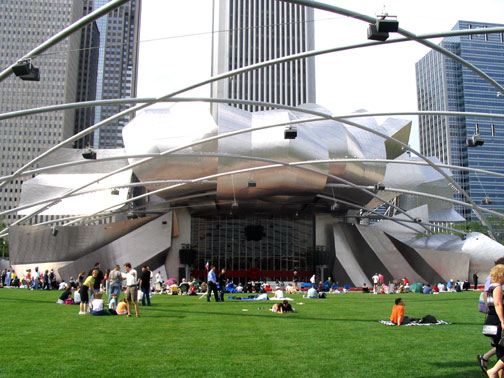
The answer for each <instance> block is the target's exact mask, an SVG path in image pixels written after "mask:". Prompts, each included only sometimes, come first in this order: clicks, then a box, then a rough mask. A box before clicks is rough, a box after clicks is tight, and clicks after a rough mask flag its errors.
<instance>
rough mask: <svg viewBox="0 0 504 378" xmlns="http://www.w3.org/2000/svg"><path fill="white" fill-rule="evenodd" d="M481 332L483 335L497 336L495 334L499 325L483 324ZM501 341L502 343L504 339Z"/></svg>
mask: <svg viewBox="0 0 504 378" xmlns="http://www.w3.org/2000/svg"><path fill="white" fill-rule="evenodd" d="M482 333H483V335H485V336H497V334H498V333H499V326H496V325H490V324H485V325H484V326H483V331H482ZM501 341H502V339H501ZM503 343H504V341H503Z"/></svg>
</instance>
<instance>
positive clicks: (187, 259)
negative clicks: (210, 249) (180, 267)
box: [179, 248, 196, 265]
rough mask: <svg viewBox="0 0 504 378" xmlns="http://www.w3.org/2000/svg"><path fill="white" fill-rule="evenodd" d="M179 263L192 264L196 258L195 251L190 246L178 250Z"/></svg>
mask: <svg viewBox="0 0 504 378" xmlns="http://www.w3.org/2000/svg"><path fill="white" fill-rule="evenodd" d="M179 259H180V263H181V264H187V265H192V264H193V263H194V260H195V259H196V251H195V250H194V249H192V248H183V249H181V250H180V251H179Z"/></svg>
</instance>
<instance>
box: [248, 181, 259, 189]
mask: <svg viewBox="0 0 504 378" xmlns="http://www.w3.org/2000/svg"><path fill="white" fill-rule="evenodd" d="M256 186H257V184H256V182H255V180H254V179H250V180H249V181H248V187H249V188H255V187H256Z"/></svg>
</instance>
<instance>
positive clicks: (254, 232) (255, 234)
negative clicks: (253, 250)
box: [244, 224, 264, 241]
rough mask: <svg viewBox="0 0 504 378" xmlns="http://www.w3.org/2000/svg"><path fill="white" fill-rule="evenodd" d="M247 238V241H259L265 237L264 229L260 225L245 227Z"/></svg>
mask: <svg viewBox="0 0 504 378" xmlns="http://www.w3.org/2000/svg"><path fill="white" fill-rule="evenodd" d="M244 231H245V237H246V238H247V241H250V240H253V241H259V240H261V239H262V237H263V236H264V227H263V226H261V225H260V224H257V225H248V226H245V230H244Z"/></svg>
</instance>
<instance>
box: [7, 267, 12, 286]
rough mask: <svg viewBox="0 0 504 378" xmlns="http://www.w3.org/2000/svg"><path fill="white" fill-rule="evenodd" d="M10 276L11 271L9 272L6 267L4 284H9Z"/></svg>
mask: <svg viewBox="0 0 504 378" xmlns="http://www.w3.org/2000/svg"><path fill="white" fill-rule="evenodd" d="M11 277H12V273H11V271H10V269H8V270H7V273H6V274H5V285H6V286H10V285H11Z"/></svg>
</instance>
